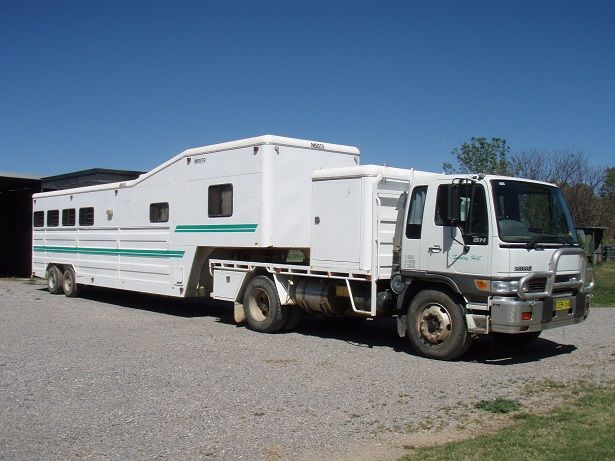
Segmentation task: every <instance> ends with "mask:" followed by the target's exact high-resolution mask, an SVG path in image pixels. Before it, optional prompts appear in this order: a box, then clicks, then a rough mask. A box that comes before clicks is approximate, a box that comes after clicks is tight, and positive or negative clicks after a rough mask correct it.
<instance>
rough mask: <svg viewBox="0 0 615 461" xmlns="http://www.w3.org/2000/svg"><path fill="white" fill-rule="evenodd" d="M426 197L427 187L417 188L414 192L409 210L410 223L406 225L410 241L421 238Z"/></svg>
mask: <svg viewBox="0 0 615 461" xmlns="http://www.w3.org/2000/svg"><path fill="white" fill-rule="evenodd" d="M426 196H427V186H417V187H415V188H414V189H413V190H412V198H411V199H410V209H409V210H408V222H407V223H406V237H407V238H409V239H420V238H421V229H422V227H423V211H424V209H425V197H426Z"/></svg>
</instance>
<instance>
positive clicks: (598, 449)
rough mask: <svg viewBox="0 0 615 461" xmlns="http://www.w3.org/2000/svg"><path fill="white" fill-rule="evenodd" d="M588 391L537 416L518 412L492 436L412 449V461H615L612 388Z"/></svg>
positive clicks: (614, 395)
mask: <svg viewBox="0 0 615 461" xmlns="http://www.w3.org/2000/svg"><path fill="white" fill-rule="evenodd" d="M586 391H587V393H586V394H585V395H584V396H583V397H581V398H579V399H577V400H573V401H568V402H566V403H564V404H562V405H561V406H560V407H558V408H556V409H555V410H553V411H551V412H549V413H547V414H542V415H534V414H530V413H527V412H523V413H517V414H515V415H514V417H513V421H514V422H513V423H512V425H511V426H509V427H507V428H505V429H503V430H502V431H500V432H499V433H497V434H494V435H486V436H481V437H478V438H476V439H472V440H466V441H463V442H452V443H447V444H444V445H439V446H436V447H424V448H419V449H415V450H413V451H412V452H411V453H409V454H408V455H406V456H404V457H403V458H401V460H400V461H414V460H430V461H438V460H476V461H479V460H480V461H484V460H515V461H522V460H528V461H529V460H532V461H556V460H557V461H577V460H584V461H591V460H596V461H598V460H600V461H605V460H615V448H614V446H615V389H613V388H610V389H594V390H592V389H591V388H589V389H587V390H586Z"/></svg>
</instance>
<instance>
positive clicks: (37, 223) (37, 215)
mask: <svg viewBox="0 0 615 461" xmlns="http://www.w3.org/2000/svg"><path fill="white" fill-rule="evenodd" d="M32 225H33V226H34V227H43V226H44V225H45V212H44V211H35V212H34V216H33V218H32Z"/></svg>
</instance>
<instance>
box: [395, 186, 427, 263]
mask: <svg viewBox="0 0 615 461" xmlns="http://www.w3.org/2000/svg"><path fill="white" fill-rule="evenodd" d="M426 199H427V186H426V185H422V184H421V185H415V186H414V188H413V189H412V192H411V193H410V203H409V205H408V215H407V217H406V225H405V228H404V234H403V238H402V246H401V248H402V250H401V261H400V262H401V269H402V270H405V271H412V270H417V271H418V270H421V251H422V249H421V245H422V243H421V242H422V239H423V237H424V236H423V214H424V212H425V200H426Z"/></svg>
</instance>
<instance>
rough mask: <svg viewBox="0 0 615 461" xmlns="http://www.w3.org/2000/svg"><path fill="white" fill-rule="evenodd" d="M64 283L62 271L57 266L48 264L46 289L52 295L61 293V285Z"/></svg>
mask: <svg viewBox="0 0 615 461" xmlns="http://www.w3.org/2000/svg"><path fill="white" fill-rule="evenodd" d="M63 284H64V277H63V275H62V271H61V270H60V268H59V267H58V266H49V268H48V269H47V289H48V290H49V293H51V294H52V295H59V294H60V293H62V286H63Z"/></svg>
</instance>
